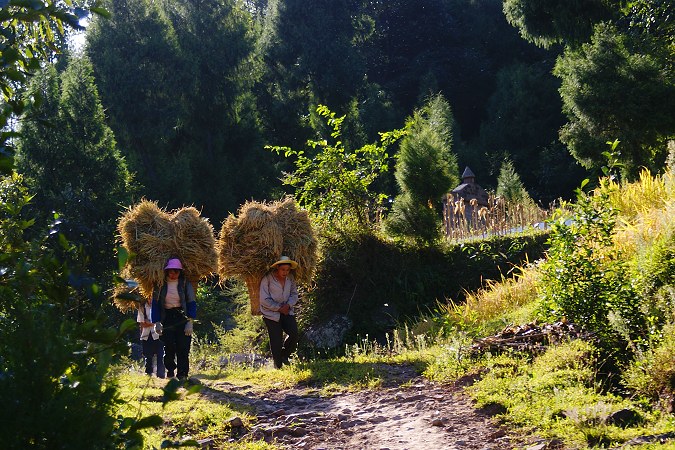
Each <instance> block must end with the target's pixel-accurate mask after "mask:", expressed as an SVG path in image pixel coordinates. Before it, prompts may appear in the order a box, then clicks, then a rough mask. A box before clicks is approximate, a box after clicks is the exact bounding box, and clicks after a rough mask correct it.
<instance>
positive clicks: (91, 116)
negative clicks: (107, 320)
mask: <svg viewBox="0 0 675 450" xmlns="http://www.w3.org/2000/svg"><path fill="white" fill-rule="evenodd" d="M38 92H39V94H40V95H41V97H42V98H43V99H44V101H43V103H42V104H40V105H36V106H35V108H33V110H32V111H31V113H30V115H29V116H28V117H26V119H25V121H24V123H23V125H22V127H21V131H22V136H21V141H20V145H19V150H18V153H17V167H18V170H19V171H20V172H22V173H24V174H25V176H26V178H27V182H28V184H29V186H30V187H31V190H32V191H33V192H35V194H36V197H35V200H34V206H35V207H36V208H37V209H38V210H39V212H40V213H41V215H43V216H46V215H49V214H51V213H52V212H56V213H58V214H59V215H60V221H61V228H60V231H62V232H64V234H65V235H66V237H67V238H68V239H69V240H71V241H72V242H74V243H81V244H87V247H88V250H89V253H90V256H91V257H92V263H94V264H96V266H97V267H96V268H94V272H95V273H98V274H102V272H104V271H106V268H107V270H111V269H112V268H113V267H114V266H113V265H112V261H111V260H110V258H111V256H110V249H111V248H112V247H113V239H114V229H115V223H116V220H117V216H118V214H119V211H120V208H121V205H123V204H126V203H128V201H129V199H130V198H129V195H130V192H131V191H130V189H131V184H130V180H131V177H130V174H129V172H128V169H127V166H126V162H125V160H124V159H123V158H122V157H121V155H120V153H119V151H118V149H117V145H116V142H115V139H114V136H113V133H112V131H111V130H110V128H109V127H108V126H107V125H106V124H105V115H104V112H103V107H102V106H101V102H100V100H99V97H98V92H97V90H96V86H95V84H94V77H93V74H92V67H91V63H90V62H89V60H88V59H87V58H86V57H74V58H72V59H70V60H69V62H68V65H67V68H66V69H65V71H64V72H63V73H62V74H58V73H57V71H56V69H55V68H54V67H53V66H47V67H46V68H45V70H44V71H43V72H42V73H41V74H40V75H38V76H36V77H35V79H34V80H33V81H32V82H31V84H30V86H29V91H28V95H35V94H37V93H38Z"/></svg>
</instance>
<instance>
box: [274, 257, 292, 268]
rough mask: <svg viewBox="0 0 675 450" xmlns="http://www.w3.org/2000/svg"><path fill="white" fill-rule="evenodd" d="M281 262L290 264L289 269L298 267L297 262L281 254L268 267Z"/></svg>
mask: <svg viewBox="0 0 675 450" xmlns="http://www.w3.org/2000/svg"><path fill="white" fill-rule="evenodd" d="M281 264H290V265H291V269H297V268H298V263H297V262H295V261H293V260H292V259H291V258H289V257H288V256H282V257H281V258H279V261H277V262H275V263H274V264H272V265H271V266H270V269H274V268H275V267H276V266H278V265H281Z"/></svg>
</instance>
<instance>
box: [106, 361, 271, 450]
mask: <svg viewBox="0 0 675 450" xmlns="http://www.w3.org/2000/svg"><path fill="white" fill-rule="evenodd" d="M168 382H169V381H168V380H165V379H158V378H154V377H148V376H146V375H145V374H142V373H138V372H127V373H122V374H120V375H118V377H117V383H118V385H119V388H120V397H121V400H123V402H122V403H120V409H119V411H118V414H121V415H123V416H126V417H136V418H141V417H147V416H150V415H154V414H156V415H159V416H160V417H162V419H163V420H164V424H163V426H162V427H161V428H160V429H146V430H143V435H144V439H145V446H144V448H161V446H162V442H164V441H170V442H174V443H179V442H184V441H186V440H189V439H193V440H200V439H212V440H213V442H214V444H215V445H217V446H218V448H224V449H226V448H238V449H273V448H276V447H274V446H270V445H268V444H266V443H264V442H243V443H239V444H237V446H236V447H235V446H232V445H231V443H229V442H228V441H229V438H230V436H231V433H232V430H231V427H230V425H229V422H228V421H229V419H231V418H234V417H240V418H241V419H242V420H243V421H244V423H248V422H250V421H251V419H252V417H253V416H251V415H250V413H249V411H247V410H246V409H245V408H242V407H238V406H236V405H233V404H229V403H226V402H220V401H213V400H211V399H209V398H208V397H206V396H205V395H203V394H202V393H200V392H199V389H200V388H199V387H198V386H194V387H189V388H183V387H181V388H179V389H178V391H177V392H176V394H177V396H176V398H175V399H172V400H171V401H166V402H165V392H164V388H165V387H166V386H167V384H168Z"/></svg>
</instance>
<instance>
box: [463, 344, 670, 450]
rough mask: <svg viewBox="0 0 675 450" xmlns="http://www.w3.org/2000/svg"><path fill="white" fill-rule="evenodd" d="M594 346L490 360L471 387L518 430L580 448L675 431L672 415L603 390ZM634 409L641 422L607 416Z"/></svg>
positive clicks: (563, 347) (480, 400)
mask: <svg viewBox="0 0 675 450" xmlns="http://www.w3.org/2000/svg"><path fill="white" fill-rule="evenodd" d="M593 354H594V351H593V348H592V346H591V345H590V344H588V343H585V342H583V341H580V340H577V341H573V342H570V343H568V344H563V345H560V346H557V347H552V348H550V349H549V350H548V352H546V353H545V354H543V355H542V356H540V357H538V358H535V359H534V360H533V361H530V360H529V359H528V358H525V357H523V356H518V355H511V356H509V355H501V356H498V357H494V358H492V359H490V360H489V361H488V362H487V364H486V367H487V368H488V370H487V371H486V373H485V375H484V376H483V378H482V379H481V380H480V381H478V382H477V383H476V384H474V385H473V386H471V387H470V388H469V390H468V391H469V392H470V393H471V395H472V396H473V397H474V399H475V400H476V402H477V404H478V406H481V407H487V406H490V407H492V408H495V406H497V407H498V408H501V410H502V411H503V412H502V413H501V414H499V416H498V417H499V419H500V420H502V421H503V422H504V423H505V424H507V425H508V426H509V427H510V428H512V429H513V430H514V431H516V432H520V433H523V434H532V433H534V434H536V435H538V436H541V437H545V438H551V439H553V438H555V439H560V440H562V441H563V442H565V444H566V445H571V446H573V447H576V448H594V447H595V448H600V447H607V446H612V445H619V444H621V443H624V442H626V441H628V440H630V439H631V438H634V437H637V436H643V435H649V434H660V433H666V432H672V431H674V430H675V423H673V420H672V416H669V415H667V414H661V413H659V412H658V411H654V410H652V409H651V408H646V409H644V408H642V407H641V405H640V404H637V403H634V402H632V401H630V400H629V399H626V398H621V397H618V396H616V395H612V394H607V393H602V392H601V390H599V389H598V387H597V386H596V385H595V384H594V376H593V375H594V373H593V371H594V370H595V369H594V367H595V364H594V361H593ZM622 409H630V410H634V411H636V412H637V413H638V415H639V416H640V418H641V421H640V423H638V424H634V425H633V426H629V427H625V428H622V427H619V426H616V425H613V424H610V423H609V422H607V417H608V416H609V415H610V414H611V413H613V412H616V411H619V410H622Z"/></svg>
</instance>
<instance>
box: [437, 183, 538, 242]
mask: <svg viewBox="0 0 675 450" xmlns="http://www.w3.org/2000/svg"><path fill="white" fill-rule="evenodd" d="M548 216H549V210H545V209H542V208H540V207H539V206H538V205H536V204H535V203H534V202H531V201H529V202H510V201H506V200H505V199H504V198H502V197H497V196H495V195H492V194H490V195H488V204H487V206H486V205H479V204H478V200H476V199H471V200H469V201H465V200H464V198H462V197H455V196H454V195H453V194H447V196H446V198H445V199H444V200H443V228H444V231H445V236H446V237H447V238H448V239H450V240H462V239H467V238H473V237H487V236H494V235H506V234H512V233H518V232H522V231H526V230H528V229H531V228H532V227H537V228H539V229H544V228H545V226H546V220H547V219H548Z"/></svg>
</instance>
